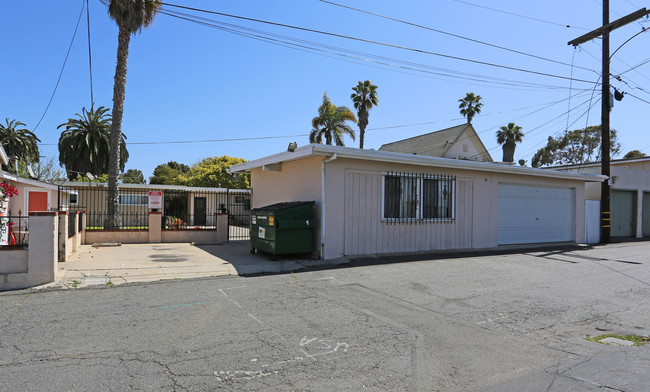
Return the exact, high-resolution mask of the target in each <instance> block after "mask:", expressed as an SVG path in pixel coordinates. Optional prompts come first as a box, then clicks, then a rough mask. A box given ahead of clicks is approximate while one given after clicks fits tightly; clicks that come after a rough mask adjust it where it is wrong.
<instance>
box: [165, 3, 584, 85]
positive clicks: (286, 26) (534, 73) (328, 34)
mask: <svg viewBox="0 0 650 392" xmlns="http://www.w3.org/2000/svg"><path fill="white" fill-rule="evenodd" d="M161 4H162V5H165V6H170V7H177V8H181V9H186V10H191V11H196V12H203V13H209V14H214V15H220V16H225V17H229V18H235V19H241V20H247V21H252V22H257V23H264V24H268V25H273V26H278V27H285V28H290V29H295V30H300V31H306V32H310V33H316V34H322V35H327V36H332V37H337V38H343V39H348V40H353V41H358V42H364V43H369V44H373V45H379V46H385V47H390V48H394V49H400V50H406V51H411V52H415V53H421V54H427V55H432V56H438V57H442V58H447V59H451V60H458V61H464V62H469V63H474V64H480V65H484V66H489V67H495V68H501V69H507V70H511V71H517V72H523V73H529V74H533V75H539V76H546V77H552V78H556V79H563V80H568V79H569V78H568V77H567V76H562V75H555V74H550V73H547V72H541V71H533V70H529V69H525V68H518V67H511V66H507V65H502V64H496V63H490V62H486V61H480V60H473V59H468V58H465V57H458V56H452V55H448V54H443V53H437V52H431V51H428V50H423V49H416V48H411V47H407V46H401V45H395V44H389V43H385V42H380V41H374V40H369V39H365V38H358V37H353V36H349V35H343V34H337V33H331V32H326V31H322V30H315V29H310V28H306V27H299V26H293V25H288V24H283V23H277V22H270V21H266V20H261V19H255V18H248V17H244V16H239V15H232V14H227V13H223V12H217V11H209V10H204V9H200V8H194V7H186V6H182V5H177V4H170V3H164V2H163V3H161ZM574 80H575V81H577V82H583V83H589V84H592V83H593V81H590V80H584V79H574Z"/></svg>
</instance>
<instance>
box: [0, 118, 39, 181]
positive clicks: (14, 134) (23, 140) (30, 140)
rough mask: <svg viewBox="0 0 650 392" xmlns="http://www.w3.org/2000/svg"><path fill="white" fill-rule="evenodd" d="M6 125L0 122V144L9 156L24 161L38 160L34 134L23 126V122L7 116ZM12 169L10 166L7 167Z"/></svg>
mask: <svg viewBox="0 0 650 392" xmlns="http://www.w3.org/2000/svg"><path fill="white" fill-rule="evenodd" d="M5 121H6V123H7V124H6V125H2V124H0V144H1V145H2V146H3V147H4V149H5V152H6V153H7V156H9V158H10V159H11V158H13V157H16V158H17V159H18V161H24V162H26V163H31V162H38V160H39V151H38V144H37V143H38V142H40V139H39V138H37V137H36V135H35V134H34V133H33V132H32V131H29V130H27V128H23V127H24V126H25V124H24V123H22V122H20V121H16V120H11V121H9V119H8V118H7V119H6V120H5ZM9 169H10V170H12V169H11V168H9Z"/></svg>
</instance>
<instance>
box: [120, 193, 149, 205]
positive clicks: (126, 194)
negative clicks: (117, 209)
mask: <svg viewBox="0 0 650 392" xmlns="http://www.w3.org/2000/svg"><path fill="white" fill-rule="evenodd" d="M124 196H128V198H131V197H133V198H135V197H140V198H144V203H142V202H140V203H123V202H122V200H123V199H122V197H124ZM140 201H142V199H141V200H140ZM118 203H119V205H121V206H148V205H149V195H148V194H146V195H144V194H142V195H141V194H137V193H120V194H119V195H118Z"/></svg>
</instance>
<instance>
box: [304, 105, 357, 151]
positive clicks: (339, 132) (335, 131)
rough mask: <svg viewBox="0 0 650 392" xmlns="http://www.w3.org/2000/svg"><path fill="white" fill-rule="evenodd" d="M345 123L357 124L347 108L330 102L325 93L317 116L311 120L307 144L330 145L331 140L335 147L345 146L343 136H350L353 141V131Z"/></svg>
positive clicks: (354, 135)
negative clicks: (352, 122)
mask: <svg viewBox="0 0 650 392" xmlns="http://www.w3.org/2000/svg"><path fill="white" fill-rule="evenodd" d="M346 121H354V122H355V123H356V122H357V118H356V117H355V116H354V113H353V112H352V110H350V108H348V107H347V106H336V105H334V104H333V103H332V101H330V99H329V97H328V96H327V93H325V94H324V95H323V103H322V105H320V106H319V107H318V116H316V117H314V118H313V119H312V120H311V125H312V127H313V129H312V131H311V133H310V134H309V143H323V136H325V143H326V144H329V145H331V144H332V140H334V142H335V143H336V145H337V146H345V142H344V141H343V136H344V135H345V134H348V135H350V137H351V138H352V140H355V137H356V134H355V133H354V129H352V127H350V126H349V125H347V124H346V123H345V122H346Z"/></svg>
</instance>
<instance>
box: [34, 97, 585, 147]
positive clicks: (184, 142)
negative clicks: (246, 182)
mask: <svg viewBox="0 0 650 392" xmlns="http://www.w3.org/2000/svg"><path fill="white" fill-rule="evenodd" d="M581 94H584V92H581V93H578V94H575V95H574V97H576V96H578V95H581ZM566 100H567V98H564V99H561V100H559V101H553V102H547V103H543V104H541V105H533V106H526V107H521V108H516V109H510V110H504V111H501V112H496V113H486V114H481V116H483V117H486V116H495V115H499V114H504V113H509V112H515V111H519V110H526V109H532V108H536V107H539V106H543V107H542V108H541V109H538V110H535V111H533V112H531V113H528V114H525V115H523V116H521V117H518V118H517V119H520V118H523V117H526V116H529V115H531V114H534V113H537V112H539V111H541V110H544V109H547V108H549V107H551V106H554V105H556V104H558V103H561V102H564V101H566ZM456 120H464V117H457V118H452V119H449V120H443V121H426V122H421V123H414V124H401V125H389V126H385V127H375V128H368V129H367V131H379V130H384V129H395V128H406V127H415V126H420V125H431V124H440V123H445V122H450V121H456ZM488 130H489V129H488ZM483 132H485V131H481V132H479V133H483ZM303 136H309V134H307V133H305V134H295V135H281V136H259V137H247V138H231V139H205V140H172V141H150V142H127V143H126V144H127V145H130V144H138V145H146V144H152V145H155V144H188V143H214V142H234V141H249V140H265V139H282V138H288V137H303ZM39 145H41V146H56V145H58V144H56V143H39Z"/></svg>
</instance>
